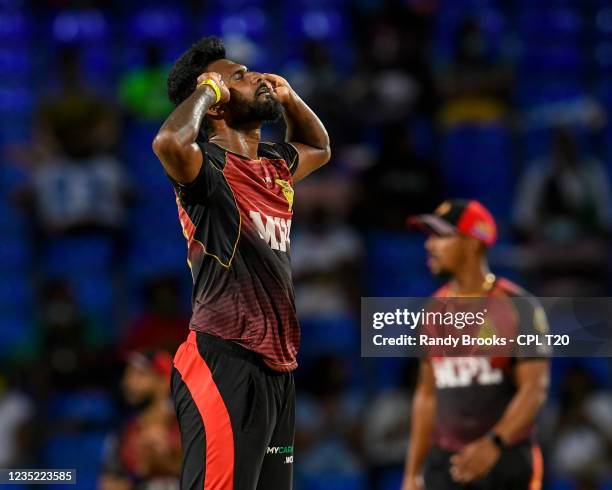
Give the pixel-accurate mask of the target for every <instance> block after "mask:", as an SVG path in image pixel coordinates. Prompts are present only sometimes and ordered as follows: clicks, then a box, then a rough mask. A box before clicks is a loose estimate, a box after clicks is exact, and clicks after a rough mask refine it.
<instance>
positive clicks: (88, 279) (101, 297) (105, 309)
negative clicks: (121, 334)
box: [67, 272, 115, 327]
mask: <svg viewBox="0 0 612 490" xmlns="http://www.w3.org/2000/svg"><path fill="white" fill-rule="evenodd" d="M67 279H68V281H69V283H70V284H71V285H72V287H73V288H74V292H75V294H76V298H77V302H78V304H79V305H80V307H81V308H82V309H83V310H84V311H85V312H87V313H90V314H93V315H95V316H96V318H98V319H100V320H105V321H112V320H113V312H114V309H113V306H114V304H115V302H114V299H115V292H114V288H113V282H112V278H111V277H110V276H109V275H108V274H106V273H104V272H102V273H90V274H77V275H72V276H71V277H68V278H67ZM112 325H113V324H111V325H109V327H112Z"/></svg>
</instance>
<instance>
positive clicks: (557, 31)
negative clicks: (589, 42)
mask: <svg viewBox="0 0 612 490" xmlns="http://www.w3.org/2000/svg"><path fill="white" fill-rule="evenodd" d="M582 26H583V21H582V17H581V15H580V13H579V12H578V11H576V10H573V9H571V8H556V9H552V10H551V9H546V8H539V9H538V8H536V9H529V10H525V11H522V12H521V13H520V14H519V19H518V28H519V31H520V33H521V39H522V40H523V41H524V42H526V43H530V42H542V43H545V44H550V43H559V42H560V43H568V44H577V43H578V41H579V37H580V35H581V33H582Z"/></svg>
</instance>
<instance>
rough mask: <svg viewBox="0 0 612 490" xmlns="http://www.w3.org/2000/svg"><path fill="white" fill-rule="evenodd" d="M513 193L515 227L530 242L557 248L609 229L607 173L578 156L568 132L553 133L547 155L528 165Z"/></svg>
mask: <svg viewBox="0 0 612 490" xmlns="http://www.w3.org/2000/svg"><path fill="white" fill-rule="evenodd" d="M517 192H518V193H517V198H516V202H515V210H514V216H515V224H516V226H517V228H518V229H519V231H520V232H521V233H522V234H523V235H525V236H526V237H527V238H528V239H530V240H534V241H537V240H547V241H550V242H557V243H561V242H568V241H572V240H577V239H582V238H587V237H593V236H604V235H605V234H606V233H607V232H608V231H609V230H610V210H611V209H612V208H611V205H612V203H611V201H610V189H609V186H608V177H607V174H606V170H605V168H604V167H603V165H602V164H601V163H600V162H599V161H598V160H596V159H595V158H587V157H585V156H584V155H581V154H580V153H579V151H578V146H577V142H576V140H575V138H574V137H573V135H572V134H571V132H570V131H569V130H568V129H564V128H557V130H556V131H555V134H554V137H553V145H552V151H551V154H550V155H549V156H548V157H546V158H545V159H543V160H541V161H537V162H534V163H533V164H531V166H530V167H529V168H528V169H527V171H526V172H525V174H524V175H523V177H522V178H521V181H520V183H519V186H518V191H517Z"/></svg>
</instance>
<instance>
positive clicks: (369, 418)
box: [363, 362, 416, 488]
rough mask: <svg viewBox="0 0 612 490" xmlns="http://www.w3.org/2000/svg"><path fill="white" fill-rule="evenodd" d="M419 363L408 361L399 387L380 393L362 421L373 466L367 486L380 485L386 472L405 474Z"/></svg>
mask: <svg viewBox="0 0 612 490" xmlns="http://www.w3.org/2000/svg"><path fill="white" fill-rule="evenodd" d="M415 373H416V365H415V364H414V363H408V362H407V363H406V364H405V365H404V370H403V373H402V379H401V384H400V386H397V387H393V388H390V389H387V390H384V391H381V392H380V393H378V394H377V395H376V396H375V397H374V399H373V400H372V401H371V402H370V403H368V410H367V412H366V415H365V417H364V421H363V447H364V449H365V456H366V458H367V461H368V468H369V469H370V485H369V487H368V488H380V486H379V485H380V484H381V483H380V482H381V481H382V480H383V479H384V477H385V475H386V474H389V473H390V472H396V473H398V474H400V475H401V474H402V472H403V468H404V462H405V457H406V451H407V449H408V440H409V438H410V417H409V416H408V414H410V413H411V410H412V408H411V407H412V403H411V397H412V391H413V389H414V377H415Z"/></svg>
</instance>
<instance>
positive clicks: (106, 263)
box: [43, 235, 114, 276]
mask: <svg viewBox="0 0 612 490" xmlns="http://www.w3.org/2000/svg"><path fill="white" fill-rule="evenodd" d="M113 247H114V245H113V240H112V238H111V237H109V236H106V235H93V236H81V237H58V238H54V239H50V240H49V241H48V243H47V244H46V247H45V253H44V257H43V264H44V269H45V271H46V272H47V273H48V274H51V275H59V276H63V275H69V274H89V273H94V272H97V273H104V272H107V271H109V270H110V269H111V267H112V263H113Z"/></svg>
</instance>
